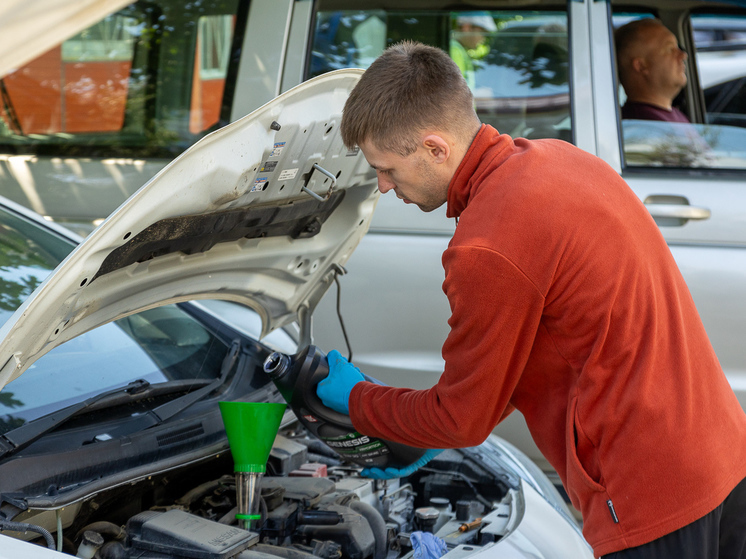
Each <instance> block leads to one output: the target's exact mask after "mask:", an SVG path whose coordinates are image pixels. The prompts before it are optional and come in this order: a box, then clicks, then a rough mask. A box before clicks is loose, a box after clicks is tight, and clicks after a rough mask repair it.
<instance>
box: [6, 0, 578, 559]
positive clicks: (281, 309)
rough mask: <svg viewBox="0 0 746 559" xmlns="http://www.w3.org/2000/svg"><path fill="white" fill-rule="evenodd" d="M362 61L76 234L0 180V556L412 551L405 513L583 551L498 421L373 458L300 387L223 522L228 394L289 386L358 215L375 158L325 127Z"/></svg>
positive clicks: (227, 492) (285, 100)
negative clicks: (410, 462) (281, 364)
mask: <svg viewBox="0 0 746 559" xmlns="http://www.w3.org/2000/svg"><path fill="white" fill-rule="evenodd" d="M28 3H29V2H27V4H28ZM1 27H2V22H0V28H1ZM1 61H2V55H0V62H1ZM361 73H362V72H361V71H360V70H340V71H338V72H334V73H331V74H328V75H325V76H321V77H319V78H316V79H314V80H309V81H307V82H304V83H303V84H301V85H299V86H298V87H296V88H294V89H293V90H291V91H289V92H287V93H285V94H283V95H281V96H278V97H277V98H275V99H273V100H271V101H270V102H269V103H267V104H266V105H264V106H263V107H262V108H260V109H259V110H257V111H255V112H253V113H252V114H251V115H249V116H247V117H245V118H243V119H240V120H239V121H237V122H235V123H233V124H231V125H229V126H226V127H224V128H222V129H221V130H219V131H216V132H214V133H213V134H210V135H208V136H207V137H205V138H204V139H202V140H201V141H200V142H198V143H197V144H196V145H194V146H192V147H191V148H190V149H188V150H187V151H185V152H184V153H183V154H181V155H180V156H179V157H177V158H176V159H175V160H174V161H173V162H171V163H170V164H169V165H167V166H166V167H165V168H164V169H163V170H162V171H161V172H159V173H158V174H157V176H155V177H154V178H153V179H152V180H150V181H149V182H147V184H145V185H144V186H143V187H142V188H141V189H139V190H138V191H137V192H135V193H134V194H133V195H132V196H131V197H130V198H129V199H128V200H127V201H126V202H125V203H124V204H122V205H121V207H119V208H118V209H117V210H116V211H115V212H113V213H112V214H111V215H110V216H109V217H108V218H107V219H106V220H105V221H104V222H103V223H102V224H101V226H100V227H98V228H97V229H96V230H95V231H94V232H93V233H92V234H91V235H89V236H88V237H87V238H86V239H85V241H84V242H82V243H80V241H81V239H80V238H79V237H76V236H75V235H74V234H72V233H70V232H68V231H66V230H65V229H63V228H62V227H59V226H57V225H55V224H50V223H48V222H45V221H44V220H43V219H42V218H41V217H39V216H38V215H36V214H33V213H32V212H31V211H29V210H27V209H25V208H22V207H21V206H19V205H17V204H14V203H13V202H11V201H8V200H5V199H0V233H1V234H0V309H2V314H0V323H1V324H2V325H1V326H0V386H1V387H2V391H1V392H0V558H3V559H17V558H18V557H23V558H24V559H36V558H39V559H48V558H49V559H51V558H53V557H60V558H62V557H69V556H77V557H87V558H91V557H97V558H100V559H112V558H119V559H135V558H144V557H147V558H150V559H165V558H170V559H187V558H189V559H266V558H268V557H297V558H303V557H308V558H312V557H327V558H330V559H331V558H338V557H351V558H358V559H367V558H374V559H379V558H380V559H383V558H386V557H389V558H394V557H411V556H412V554H413V552H414V551H415V550H416V549H417V546H418V545H419V544H418V541H419V540H418V538H417V537H415V536H414V534H418V535H419V534H431V536H430V537H432V538H437V540H440V542H441V543H442V545H443V546H445V550H446V551H445V554H444V555H443V556H444V557H451V558H456V557H471V556H479V557H534V558H536V557H542V558H557V559H564V558H567V559H570V558H573V559H575V558H578V557H591V556H592V554H591V551H590V548H589V546H588V545H587V544H586V542H585V541H584V539H583V537H582V534H581V532H580V528H579V527H578V525H577V524H576V522H575V520H574V519H573V517H572V515H571V514H570V512H569V510H568V509H567V507H566V506H565V504H564V502H563V501H562V498H561V497H560V495H559V494H558V493H557V491H556V490H555V488H554V487H553V486H552V484H551V483H550V482H549V480H548V479H547V478H546V477H545V476H544V475H543V474H542V473H541V472H540V471H539V470H538V469H537V468H536V466H535V465H534V464H533V463H531V461H530V460H529V459H528V458H527V457H526V456H525V455H523V454H522V453H521V452H520V451H518V450H517V449H515V448H514V447H512V446H511V445H510V444H508V443H506V442H504V441H501V440H500V439H498V438H497V437H494V436H493V437H490V439H489V440H487V441H486V442H485V443H484V444H482V445H480V446H478V447H475V448H467V449H456V450H449V451H444V452H443V453H441V454H440V455H439V456H438V457H437V458H436V459H434V460H433V461H432V462H430V463H429V464H428V466H427V467H426V468H422V469H421V470H419V471H417V472H415V473H414V474H412V475H411V476H409V477H406V478H402V479H396V480H391V481H376V480H372V479H367V478H364V477H362V476H361V474H360V470H361V466H360V465H357V464H353V463H350V462H347V461H345V460H344V458H343V456H342V455H341V454H338V453H336V452H335V451H334V450H332V449H331V448H329V447H327V446H325V445H324V444H322V443H321V442H320V440H318V439H314V438H313V437H311V436H309V434H308V432H306V431H305V430H304V429H303V427H302V426H301V425H300V423H299V422H298V421H297V419H296V417H295V415H294V414H293V413H291V412H290V411H288V412H286V413H285V416H284V418H283V420H282V422H281V425H280V429H279V434H278V435H277V437H276V439H274V444H273V448H272V450H271V451H270V453H269V458H268V460H267V464H266V468H267V472H266V475H264V476H263V478H262V479H261V480H260V489H261V491H260V499H259V500H260V502H261V506H260V511H261V513H260V516H261V518H260V519H259V520H258V521H257V522H256V525H254V526H252V527H251V528H252V529H251V530H247V529H243V528H242V527H241V526H239V525H237V524H238V521H237V519H236V509H237V501H238V499H237V488H236V483H237V482H236V478H235V477H234V475H233V466H234V464H233V462H234V460H233V458H232V457H231V452H229V450H232V449H229V444H228V440H227V438H226V429H225V427H224V425H223V421H222V420H221V414H220V411H219V406H218V403H219V402H278V401H281V399H282V397H281V396H280V394H279V392H278V391H277V389H276V388H275V386H274V385H273V384H272V382H271V380H270V377H269V375H268V374H267V373H266V372H265V370H264V368H263V366H262V365H263V363H264V361H265V359H266V358H267V357H268V356H269V355H270V354H271V352H272V351H274V350H278V351H281V352H284V353H294V352H296V351H297V350H298V349H302V348H304V347H305V346H307V345H308V344H309V343H310V341H311V317H312V314H313V311H314V309H315V307H316V305H317V304H318V302H319V300H320V299H321V298H322V296H323V295H324V292H325V291H326V290H327V289H328V287H329V286H330V285H331V284H332V283H333V282H334V279H335V277H336V276H337V274H338V273H339V270H340V269H341V266H342V265H343V264H345V263H346V262H347V260H348V259H349V257H350V255H351V254H352V252H353V250H354V249H355V247H356V245H357V244H358V243H359V242H360V240H361V239H362V238H363V237H364V235H365V233H366V231H367V230H368V228H369V226H370V220H371V217H372V214H373V210H374V208H375V205H376V202H377V200H378V191H377V188H376V183H375V180H372V179H371V178H370V177H369V176H368V174H369V173H368V168H367V164H366V162H365V160H364V159H363V157H362V154H360V153H359V152H349V151H348V150H347V149H346V148H345V147H344V146H343V145H342V142H341V140H340V136H339V132H338V129H339V122H340V118H341V112H342V106H343V104H344V101H345V99H346V98H347V95H348V94H349V92H350V90H351V89H352V87H353V86H354V84H355V83H356V82H357V80H358V78H359V76H360V75H361ZM281 177H282V178H281ZM78 243H80V244H78ZM260 339H261V341H259V340H260ZM269 435H270V436H272V437H274V432H270V433H269ZM245 444H246V445H249V446H251V445H254V444H257V445H258V444H259V442H256V441H253V440H251V439H249V440H248V441H247V442H246V443H245ZM238 510H239V511H240V508H239V509H238ZM423 537H425V536H423ZM437 540H435V541H437Z"/></svg>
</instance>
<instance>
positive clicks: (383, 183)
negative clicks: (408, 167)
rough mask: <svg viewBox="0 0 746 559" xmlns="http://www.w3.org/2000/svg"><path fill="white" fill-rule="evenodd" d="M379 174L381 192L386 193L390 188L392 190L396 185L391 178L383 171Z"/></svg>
mask: <svg viewBox="0 0 746 559" xmlns="http://www.w3.org/2000/svg"><path fill="white" fill-rule="evenodd" d="M377 174H378V190H380V192H381V194H386V193H387V192H388V191H389V190H392V189H393V188H394V187H396V185H395V184H394V182H393V181H392V180H391V179H388V178H386V177H385V176H384V175H382V174H381V173H377Z"/></svg>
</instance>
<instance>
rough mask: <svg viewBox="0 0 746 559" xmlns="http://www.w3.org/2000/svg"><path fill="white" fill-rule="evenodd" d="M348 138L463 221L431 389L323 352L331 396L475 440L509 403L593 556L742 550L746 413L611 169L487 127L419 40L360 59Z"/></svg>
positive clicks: (380, 419)
mask: <svg viewBox="0 0 746 559" xmlns="http://www.w3.org/2000/svg"><path fill="white" fill-rule="evenodd" d="M342 136H343V139H344V142H345V144H346V145H347V146H349V147H352V146H355V145H358V146H359V147H360V149H361V150H362V151H363V153H364V155H365V157H366V159H367V160H368V162H369V163H370V165H371V166H372V167H373V168H374V169H375V170H376V172H377V175H378V184H379V189H380V190H381V192H383V193H385V192H388V191H390V190H393V191H394V192H395V193H396V195H397V197H399V198H400V199H402V200H403V201H404V202H405V203H411V204H416V205H417V206H419V207H420V208H421V209H422V210H424V211H431V210H434V209H435V208H437V207H439V206H441V205H442V204H444V203H447V211H448V216H449V217H454V218H456V220H457V227H456V232H455V234H454V236H453V239H452V240H451V242H450V244H449V247H448V249H447V250H446V251H445V253H444V254H443V267H444V268H445V282H444V283H443V289H444V291H445V293H446V295H447V297H448V300H449V302H450V306H451V312H452V315H451V318H450V320H449V325H450V328H451V330H450V333H449V335H448V338H447V340H446V341H445V344H444V345H443V356H444V358H445V363H446V365H445V370H444V372H443V374H442V376H441V378H440V380H439V382H438V384H437V385H436V386H434V387H433V388H431V389H429V390H410V389H403V388H392V387H384V386H379V385H376V384H372V383H368V382H364V381H363V380H362V375H361V374H360V372H359V371H357V369H356V368H355V367H354V366H352V365H351V364H349V363H347V362H346V361H345V360H344V359H343V358H341V356H339V354H338V353H336V352H335V353H334V355H332V353H330V375H329V377H328V378H327V379H326V381H324V382H322V383H321V384H320V386H319V388H318V394H319V396H320V397H321V399H322V400H323V401H324V403H325V404H327V405H329V406H330V407H332V408H334V409H337V410H338V411H342V412H344V413H349V415H350V417H351V419H352V422H353V424H354V426H355V428H356V429H357V430H358V431H360V432H362V433H365V434H367V435H372V436H376V437H382V438H385V439H389V440H394V441H399V442H402V443H406V444H409V445H413V446H419V447H424V448H433V449H441V448H458V447H464V446H473V445H476V444H479V443H481V442H482V441H483V440H484V439H485V438H486V437H487V436H488V435H489V434H490V432H491V431H492V429H493V428H494V426H495V425H496V424H497V423H499V421H500V420H501V419H503V418H504V417H506V416H507V415H508V414H509V413H510V412H511V411H513V410H514V409H518V410H520V411H521V412H522V413H523V414H524V416H525V418H526V422H527V424H528V427H529V429H530V430H531V433H532V436H533V438H534V440H535V441H536V443H537V445H538V446H539V448H540V449H541V451H542V452H543V453H544V455H545V456H546V458H547V459H548V460H549V462H550V463H551V464H552V466H553V467H554V468H555V469H556V470H557V472H558V473H559V475H560V477H561V479H562V482H563V484H564V486H565V488H566V490H567V493H568V495H569V496H570V499H571V500H572V503H573V504H574V505H575V506H576V507H577V508H578V509H579V510H580V511H581V513H582V515H583V520H584V527H583V533H584V535H585V537H586V539H587V540H588V542H589V543H590V544H591V545H592V547H593V549H594V553H595V554H596V556H602V555H603V556H609V557H618V558H625V559H631V558H648V557H650V558H652V557H656V558H660V557H671V558H674V557H675V558H677V559H681V558H692V559H695V558H696V559H703V558H714V557H721V558H722V557H746V514H744V513H746V510H744V509H746V482H743V483H741V482H742V480H743V479H744V477H746V414H744V412H743V410H742V409H741V407H740V405H739V403H738V401H737V400H736V398H735V395H734V394H733V391H732V389H731V388H730V385H729V384H728V382H727V380H726V378H725V375H724V374H723V372H722V370H721V368H720V365H719V363H718V361H717V358H716V356H715V353H714V351H713V349H712V347H711V345H710V342H709V340H708V338H707V334H706V333H705V330H704V328H703V326H702V323H701V321H700V318H699V315H698V314H697V310H696V308H695V306H694V302H693V301H692V298H691V296H690V294H689V291H688V289H687V287H686V285H685V283H684V280H683V278H682V276H681V274H680V272H679V270H678V268H677V266H676V263H675V262H674V260H673V258H672V256H671V253H670V251H669V249H668V247H667V245H666V243H665V241H664V239H663V237H662V236H661V234H660V232H659V230H658V228H657V226H656V224H655V223H654V221H653V219H652V218H651V216H650V214H649V213H648V212H647V210H646V209H645V207H644V206H643V204H642V203H641V202H640V201H639V199H638V198H637V197H636V196H635V194H634V193H633V192H632V191H631V189H630V188H629V187H628V185H627V184H626V183H625V182H624V181H623V180H622V179H621V178H620V177H619V175H618V174H617V173H616V172H614V171H613V170H612V169H611V168H609V167H608V166H607V165H606V164H605V163H604V162H603V161H601V160H600V159H598V158H596V157H594V156H592V155H589V154H588V153H586V152H584V151H582V150H580V149H577V148H575V147H574V146H572V145H570V144H568V143H565V142H561V141H556V140H536V141H529V140H525V139H515V140H514V139H512V138H510V137H509V136H506V135H501V134H500V133H498V131H497V130H495V129H494V128H492V127H490V126H487V125H481V124H480V122H479V120H478V118H477V116H476V114H475V113H474V110H473V101H472V97H471V93H470V92H469V88H468V86H467V85H466V83H465V82H464V80H463V78H462V77H461V74H460V72H459V69H458V67H457V66H456V65H455V64H453V62H451V61H450V59H449V58H448V56H447V55H446V54H445V53H443V52H442V51H440V50H438V49H435V48H432V47H427V46H424V45H420V44H416V43H403V44H399V45H395V46H394V47H391V48H390V49H388V50H387V51H386V52H385V53H384V54H383V55H381V57H380V58H379V59H377V60H376V62H374V64H373V65H372V66H371V67H370V68H369V69H368V70H367V71H366V73H365V74H364V75H363V77H362V78H361V80H360V82H359V83H358V85H357V86H356V87H355V89H354V90H353V91H352V93H351V95H350V97H349V100H348V101H347V104H346V105H345V110H344V116H343V120H342ZM392 281H395V280H393V279H392ZM432 454H433V453H432V452H430V453H428V456H432ZM374 473H375V474H376V475H386V474H385V472H380V471H379V472H374ZM396 473H397V472H393V474H394V475H395V474H396ZM718 541H720V544H718ZM718 546H720V549H718ZM734 550H738V551H734ZM728 553H730V554H728Z"/></svg>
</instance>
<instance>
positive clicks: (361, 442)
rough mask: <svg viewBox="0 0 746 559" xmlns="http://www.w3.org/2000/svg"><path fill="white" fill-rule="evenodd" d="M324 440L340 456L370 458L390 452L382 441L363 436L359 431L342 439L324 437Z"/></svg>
mask: <svg viewBox="0 0 746 559" xmlns="http://www.w3.org/2000/svg"><path fill="white" fill-rule="evenodd" d="M322 440H323V441H324V442H325V443H326V444H327V445H328V446H330V447H331V448H333V449H334V450H336V451H337V452H339V453H340V454H345V455H348V456H350V457H351V458H353V457H354V458H369V457H375V456H381V455H382V454H387V453H388V452H389V449H388V447H387V446H386V445H385V444H384V443H383V441H381V440H380V439H376V438H373V437H369V436H368V435H362V434H361V433H358V432H357V431H353V432H351V433H347V434H345V435H342V436H340V437H322Z"/></svg>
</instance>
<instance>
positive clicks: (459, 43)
mask: <svg viewBox="0 0 746 559" xmlns="http://www.w3.org/2000/svg"><path fill="white" fill-rule="evenodd" d="M495 31H497V26H496V25H495V20H494V19H493V18H492V16H490V15H489V13H487V12H469V13H463V14H459V15H458V16H456V28H455V29H454V31H453V35H452V38H451V44H450V47H449V54H450V55H451V58H452V59H453V61H454V62H455V63H456V65H457V66H458V67H459V69H460V70H461V75H462V76H464V79H465V80H466V83H467V85H468V86H469V89H471V90H472V91H474V88H475V87H476V80H475V65H474V61H475V60H479V59H481V58H484V57H485V56H486V55H487V53H488V52H489V51H490V47H489V45H488V44H487V42H486V39H487V34H488V33H494V32H495Z"/></svg>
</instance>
